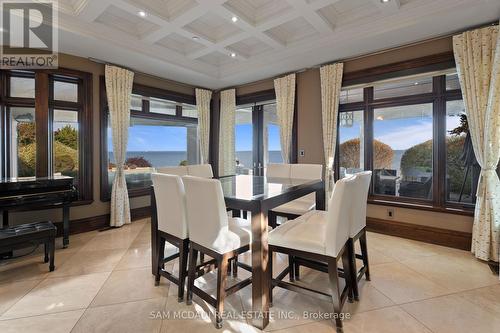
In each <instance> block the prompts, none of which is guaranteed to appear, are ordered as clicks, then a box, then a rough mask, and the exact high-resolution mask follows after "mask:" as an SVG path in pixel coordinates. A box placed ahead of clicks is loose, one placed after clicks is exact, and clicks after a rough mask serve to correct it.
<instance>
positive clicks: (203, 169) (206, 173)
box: [187, 164, 214, 178]
mask: <svg viewBox="0 0 500 333" xmlns="http://www.w3.org/2000/svg"><path fill="white" fill-rule="evenodd" d="M187 171H188V175H190V176H195V177H202V178H214V173H213V171H212V166H211V165H210V164H193V165H188V166H187Z"/></svg>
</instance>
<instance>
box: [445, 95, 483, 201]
mask: <svg viewBox="0 0 500 333" xmlns="http://www.w3.org/2000/svg"><path fill="white" fill-rule="evenodd" d="M480 172H481V167H480V166H479V164H478V163H477V160H476V158H475V156H474V150H473V148H472V142H471V140H470V137H468V135H467V117H466V116H465V106H464V103H463V101H462V100H456V101H448V102H446V187H445V188H446V200H447V201H450V202H456V203H465V204H472V203H474V202H475V201H476V190H477V183H478V180H479V173H480Z"/></svg>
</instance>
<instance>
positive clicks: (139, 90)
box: [99, 76, 198, 202]
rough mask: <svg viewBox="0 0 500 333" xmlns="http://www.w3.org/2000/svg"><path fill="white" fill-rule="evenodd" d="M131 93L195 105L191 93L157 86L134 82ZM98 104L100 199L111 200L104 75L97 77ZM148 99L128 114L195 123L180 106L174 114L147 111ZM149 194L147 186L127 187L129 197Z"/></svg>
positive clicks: (194, 99) (149, 190)
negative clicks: (140, 109)
mask: <svg viewBox="0 0 500 333" xmlns="http://www.w3.org/2000/svg"><path fill="white" fill-rule="evenodd" d="M132 93H133V94H137V95H141V96H147V97H155V98H161V99H165V100H169V101H173V102H177V103H185V104H190V105H196V97H195V96H191V95H186V94H182V93H178V92H174V91H169V90H163V89H159V88H154V87H149V86H145V85H141V84H137V83H134V84H133V87H132ZM99 105H100V143H101V150H100V161H99V166H100V176H101V177H100V199H101V201H103V202H107V201H110V200H111V191H110V189H109V185H108V182H109V178H108V134H107V128H108V106H107V97H106V83H105V78H104V76H101V77H100V78H99ZM149 105H150V103H149V101H148V100H146V99H143V103H142V111H137V110H131V111H130V115H131V117H134V118H144V119H152V120H159V121H173V122H182V123H188V124H197V123H198V118H191V117H184V116H182V106H177V107H176V115H175V116H174V115H167V114H161V113H154V112H149ZM150 194H151V189H150V188H149V187H145V188H134V189H128V195H129V197H130V198H134V197H142V196H149V195H150Z"/></svg>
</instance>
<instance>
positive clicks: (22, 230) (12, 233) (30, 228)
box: [0, 221, 57, 239]
mask: <svg viewBox="0 0 500 333" xmlns="http://www.w3.org/2000/svg"><path fill="white" fill-rule="evenodd" d="M56 230H57V229H56V226H55V225H54V224H53V223H52V222H48V221H47V222H38V223H26V224H20V225H16V226H12V227H9V228H5V229H0V239H10V238H15V237H18V236H21V235H30V234H47V235H51V234H53V235H54V236H55V234H56Z"/></svg>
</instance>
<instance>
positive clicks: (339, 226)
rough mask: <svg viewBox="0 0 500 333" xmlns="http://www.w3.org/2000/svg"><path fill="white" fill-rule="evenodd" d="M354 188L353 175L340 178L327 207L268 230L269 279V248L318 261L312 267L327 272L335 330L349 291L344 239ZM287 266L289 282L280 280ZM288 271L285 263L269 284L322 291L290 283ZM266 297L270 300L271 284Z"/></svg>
mask: <svg viewBox="0 0 500 333" xmlns="http://www.w3.org/2000/svg"><path fill="white" fill-rule="evenodd" d="M354 192H355V178H354V177H349V178H344V179H341V180H339V181H338V182H337V184H336V186H335V188H334V190H333V193H332V196H331V198H330V201H329V205H328V211H326V212H325V211H316V210H313V211H310V212H308V213H306V214H305V215H303V216H300V217H298V218H297V219H295V220H292V221H289V222H287V223H285V224H283V225H281V226H279V227H277V228H276V229H274V230H273V231H271V232H270V233H269V265H270V266H269V267H268V272H269V279H271V280H273V277H272V258H273V252H279V253H284V254H288V255H289V256H295V257H300V258H302V259H304V260H309V261H311V262H316V263H318V265H316V267H325V269H322V271H326V272H327V273H328V275H329V280H330V287H331V290H332V294H331V295H330V296H331V298H332V302H333V309H334V312H335V313H336V314H337V316H338V317H337V318H335V319H336V320H335V321H336V326H337V331H338V332H340V331H342V320H341V318H340V317H339V316H340V313H341V311H342V307H343V304H344V302H345V300H346V298H347V297H349V295H350V291H351V290H350V288H352V286H351V284H352V275H351V271H350V268H351V265H350V260H349V249H348V239H349V232H350V223H351V212H352V208H351V202H352V200H353V198H354ZM340 259H342V266H343V269H344V273H343V276H344V278H345V280H346V285H345V288H343V290H341V287H340V284H339V274H338V265H337V262H338V261H339V260H340ZM287 270H288V273H289V274H290V282H285V281H282V279H283V277H284V276H285V275H286V272H287ZM292 275H293V270H291V269H290V267H289V268H287V269H285V271H283V272H282V273H281V274H279V275H278V278H277V279H275V280H273V281H272V285H275V286H278V287H282V288H285V289H289V290H293V291H298V292H300V291H301V290H304V289H305V290H306V291H307V292H311V291H312V292H318V293H320V294H323V295H324V293H323V292H320V291H316V290H314V289H312V288H309V287H305V286H303V285H297V284H295V283H293V282H294V281H293V279H292ZM270 283H271V281H270ZM269 298H270V302H271V303H272V288H271V292H270V295H269Z"/></svg>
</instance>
